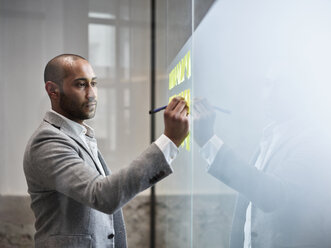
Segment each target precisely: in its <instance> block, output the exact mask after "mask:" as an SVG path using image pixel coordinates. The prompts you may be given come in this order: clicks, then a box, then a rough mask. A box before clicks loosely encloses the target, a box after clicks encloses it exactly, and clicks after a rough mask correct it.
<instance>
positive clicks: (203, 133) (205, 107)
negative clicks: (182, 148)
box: [192, 98, 216, 147]
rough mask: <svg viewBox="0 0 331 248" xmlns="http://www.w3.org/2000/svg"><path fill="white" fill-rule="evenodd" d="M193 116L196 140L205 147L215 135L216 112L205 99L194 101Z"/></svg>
mask: <svg viewBox="0 0 331 248" xmlns="http://www.w3.org/2000/svg"><path fill="white" fill-rule="evenodd" d="M192 115H193V127H194V130H193V136H194V140H195V142H197V144H198V145H199V146H200V147H203V146H204V145H205V144H206V143H207V141H208V140H209V139H211V137H213V135H214V122H215V116H216V114H215V111H214V109H213V107H212V106H210V104H209V103H208V101H207V100H206V99H205V98H204V99H194V102H193V111H192Z"/></svg>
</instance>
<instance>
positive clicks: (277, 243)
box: [192, 71, 331, 248]
mask: <svg viewBox="0 0 331 248" xmlns="http://www.w3.org/2000/svg"><path fill="white" fill-rule="evenodd" d="M297 73H299V72H298V71H289V72H288V73H287V72H285V71H282V72H281V73H280V74H281V75H280V74H279V75H277V76H275V77H274V76H273V77H272V78H270V79H271V80H268V81H267V82H266V85H265V86H266V87H265V100H266V102H265V106H266V112H267V113H268V114H269V117H270V119H272V122H271V124H269V125H268V126H267V127H266V128H265V129H264V131H263V136H262V139H261V141H260V146H259V150H258V152H257V153H256V155H255V156H254V157H253V159H252V160H251V161H252V162H251V163H250V164H249V163H247V162H245V161H243V160H242V159H240V157H239V156H238V155H237V154H236V153H235V152H234V151H233V150H232V149H231V148H230V147H229V146H227V145H226V144H225V142H224V141H223V140H222V139H221V138H219V137H218V136H216V135H215V134H214V131H213V124H214V121H215V113H214V111H213V108H212V107H211V106H210V105H209V104H208V102H207V101H206V100H198V101H197V102H196V103H195V104H194V109H193V112H192V114H193V116H194V137H195V140H196V142H197V143H198V144H199V146H201V147H202V149H201V154H202V156H203V157H204V158H205V160H206V161H207V162H208V164H209V167H208V169H207V170H208V173H210V174H211V175H212V176H214V177H216V178H217V179H219V180H220V181H222V182H223V183H225V184H227V185H228V186H229V187H231V188H233V189H234V190H236V191H238V193H239V195H238V199H237V203H236V208H235V212H234V218H233V225H232V232H231V240H230V247H231V248H276V247H277V248H278V247H298V248H299V247H330V246H331V240H330V235H328V233H329V232H330V226H331V225H330V223H331V221H330V216H331V214H329V212H330V211H329V210H328V206H329V203H330V193H329V190H328V188H329V187H330V183H329V181H330V179H329V178H330V172H331V170H330V164H331V159H330V152H329V149H330V138H328V137H327V136H326V134H327V132H326V131H325V130H323V129H322V125H321V123H318V121H317V122H316V120H312V119H310V117H311V115H309V111H307V108H304V106H305V103H306V102H304V101H306V100H307V99H309V98H305V97H304V96H305V93H304V92H303V90H304V87H303V84H304V81H301V80H300V81H297V79H298V77H297V75H296V74H297ZM294 81H297V82H295V83H294ZM301 83H302V84H301ZM294 93H295V94H294ZM298 95H301V96H300V97H298ZM300 98H301V99H300ZM300 109H303V110H304V111H302V112H301V111H300Z"/></svg>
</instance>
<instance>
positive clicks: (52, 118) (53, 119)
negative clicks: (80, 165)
mask: <svg viewBox="0 0 331 248" xmlns="http://www.w3.org/2000/svg"><path fill="white" fill-rule="evenodd" d="M44 121H46V122H48V123H49V124H51V125H52V126H54V127H56V128H58V129H60V130H61V131H62V132H63V133H65V134H66V135H68V136H69V137H70V138H71V139H72V140H74V141H75V142H76V143H77V144H78V145H79V146H80V147H81V148H83V149H84V150H85V151H86V153H87V154H88V155H89V156H90V157H91V159H92V161H93V162H94V167H95V168H96V169H97V170H98V171H99V173H100V174H102V173H101V171H100V170H99V169H98V166H97V161H96V159H95V158H94V156H93V154H92V152H91V150H90V149H89V148H88V147H87V146H86V144H85V143H84V141H83V140H82V139H81V138H80V137H79V136H77V135H76V134H75V132H74V131H73V130H72V128H71V127H70V126H69V125H68V124H67V122H66V121H65V120H64V119H62V118H61V117H60V116H58V115H57V114H55V113H53V112H51V111H48V112H47V113H46V115H45V117H44Z"/></svg>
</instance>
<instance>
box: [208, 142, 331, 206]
mask: <svg viewBox="0 0 331 248" xmlns="http://www.w3.org/2000/svg"><path fill="white" fill-rule="evenodd" d="M301 141H302V142H297V143H296V144H293V146H292V147H291V148H289V149H287V150H286V151H284V152H285V154H284V155H283V159H282V160H279V161H278V162H279V164H277V166H276V169H275V170H273V171H270V172H268V171H260V170H258V169H257V168H256V167H255V166H252V165H250V164H248V163H246V162H245V161H243V160H241V158H240V157H239V156H238V155H236V154H235V153H234V152H233V150H232V149H231V148H229V147H228V146H227V145H223V146H222V148H221V149H220V151H219V152H218V154H217V156H216V159H215V161H214V163H213V164H212V165H211V167H210V169H209V171H208V172H209V173H210V174H211V175H213V176H214V177H216V178H217V179H218V180H221V181H222V182H224V183H225V184H227V185H228V186H230V187H231V188H233V189H235V190H236V191H238V192H239V193H240V194H242V195H243V196H244V197H245V198H246V199H247V200H248V201H251V202H252V203H253V204H254V205H255V206H256V207H258V208H260V209H261V210H262V211H264V212H272V211H275V210H277V209H279V208H281V207H283V206H285V205H287V204H296V205H300V203H305V202H307V201H310V202H316V204H318V202H319V200H320V199H322V198H323V197H322V196H318V194H319V195H320V194H321V192H325V187H326V184H327V183H326V182H327V181H328V179H327V177H328V176H330V170H329V169H328V167H329V164H330V162H331V159H330V153H329V152H327V151H326V149H325V146H323V145H321V144H318V143H316V142H315V143H314V142H313V141H312V140H309V139H308V140H301ZM327 175H328V176H327ZM323 189H324V190H323ZM324 198H325V197H324ZM312 199H314V200H312Z"/></svg>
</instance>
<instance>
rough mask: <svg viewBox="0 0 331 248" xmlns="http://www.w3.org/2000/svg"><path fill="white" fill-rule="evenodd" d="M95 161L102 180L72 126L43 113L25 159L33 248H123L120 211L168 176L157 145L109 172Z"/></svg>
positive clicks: (163, 158)
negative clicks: (33, 240) (101, 168)
mask: <svg viewBox="0 0 331 248" xmlns="http://www.w3.org/2000/svg"><path fill="white" fill-rule="evenodd" d="M99 160H100V162H101V164H102V166H103V167H104V169H105V171H106V174H108V175H107V176H106V177H104V176H101V174H100V173H99V171H98V170H97V166H96V162H95V161H94V158H93V156H92V154H91V153H90V150H89V149H88V148H87V147H86V146H85V144H84V142H83V141H82V140H81V139H80V138H79V137H78V136H76V135H75V134H74V132H73V130H72V129H71V127H70V126H69V125H68V124H67V123H66V122H65V121H64V120H63V119H62V118H61V117H59V116H57V115H56V114H54V113H52V112H47V113H46V115H45V118H44V120H43V122H42V123H41V125H40V126H39V128H38V129H37V130H36V132H35V133H34V134H33V135H32V137H31V138H30V140H29V142H28V144H27V147H26V151H25V155H24V173H25V177H26V180H27V184H28V192H29V194H30V196H31V200H32V203H31V208H32V210H33V212H34V214H35V217H36V223H35V227H36V234H35V246H36V247H37V248H38V247H51V248H56V247H59V248H60V247H61V248H65V247H68V248H69V247H70V248H75V247H77V248H84V247H96V248H103V247H111V248H113V247H116V248H122V247H126V234H125V227H124V223H123V217H122V211H121V208H122V207H123V206H124V205H125V204H126V203H127V202H128V201H129V200H131V199H132V198H133V197H134V196H135V195H136V194H138V193H139V192H141V191H143V190H145V189H147V188H148V187H150V186H152V185H153V184H155V183H157V182H158V181H160V180H161V179H163V178H164V177H166V176H168V175H169V174H171V173H172V168H171V167H170V165H169V164H168V163H167V161H166V160H165V157H164V155H163V153H162V152H161V151H160V150H159V148H158V147H157V146H156V145H155V144H152V145H150V146H149V147H148V148H147V149H146V150H145V151H144V152H143V153H142V154H141V155H140V156H139V157H138V158H137V159H135V160H134V161H133V162H132V163H131V164H130V165H129V166H127V167H126V168H123V169H121V170H119V171H117V172H115V173H113V174H110V172H109V170H108V168H107V166H106V163H105V161H104V159H103V158H102V156H101V154H100V153H99ZM109 174H110V175H109Z"/></svg>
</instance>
